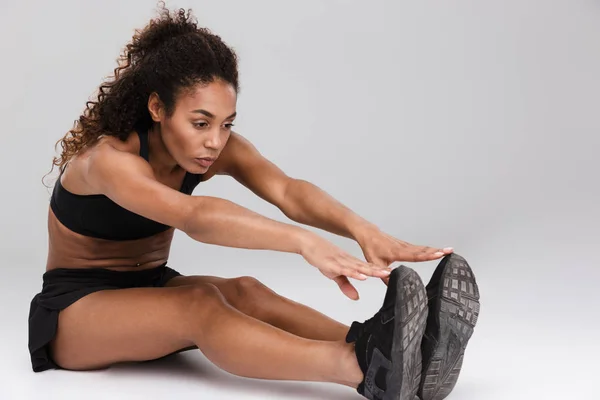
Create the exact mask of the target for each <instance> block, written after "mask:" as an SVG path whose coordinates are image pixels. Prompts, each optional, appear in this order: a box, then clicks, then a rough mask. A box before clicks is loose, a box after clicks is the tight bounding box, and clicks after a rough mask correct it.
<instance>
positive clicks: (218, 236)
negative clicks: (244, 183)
mask: <svg viewBox="0 0 600 400" xmlns="http://www.w3.org/2000/svg"><path fill="white" fill-rule="evenodd" d="M87 168H88V170H87V171H86V172H87V174H86V177H87V179H86V180H87V183H88V185H89V186H90V187H92V188H93V189H94V191H96V192H98V193H103V194H105V195H106V196H107V197H109V198H110V199H111V200H113V201H114V202H115V203H117V204H119V205H120V206H121V207H123V208H125V209H127V210H129V211H131V212H134V213H136V214H139V215H142V216H144V217H146V218H149V219H152V220H154V221H157V222H160V223H163V224H165V225H168V226H172V227H174V228H177V229H179V230H181V231H183V232H185V233H186V234H187V235H189V236H190V237H192V238H193V239H195V240H197V241H200V242H203V243H209V244H216V245H221V246H228V247H239V248H248V249H263V250H275V251H284V252H292V253H300V252H301V250H302V247H303V246H304V245H306V244H308V243H309V242H310V240H311V238H312V237H313V236H314V234H313V233H311V232H310V231H308V230H306V229H304V228H301V227H298V226H294V225H290V224H286V223H283V222H279V221H275V220H272V219H269V218H266V217H264V216H262V215H260V214H257V213H255V212H253V211H251V210H248V209H246V208H244V207H242V206H239V205H237V204H235V203H233V202H231V201H228V200H225V199H221V198H217V197H211V196H189V195H187V194H184V193H181V192H179V191H177V190H174V189H172V188H170V187H168V186H166V185H163V184H162V183H160V182H158V181H157V180H156V179H155V177H154V173H153V172H152V168H151V167H150V165H149V164H148V163H147V162H146V161H145V160H143V159H142V158H140V157H138V156H136V155H133V154H130V153H127V152H122V151H119V150H117V149H115V148H113V147H111V146H110V145H100V146H99V148H98V149H96V151H95V152H94V154H93V155H92V156H91V157H90V159H89V160H88V167H87Z"/></svg>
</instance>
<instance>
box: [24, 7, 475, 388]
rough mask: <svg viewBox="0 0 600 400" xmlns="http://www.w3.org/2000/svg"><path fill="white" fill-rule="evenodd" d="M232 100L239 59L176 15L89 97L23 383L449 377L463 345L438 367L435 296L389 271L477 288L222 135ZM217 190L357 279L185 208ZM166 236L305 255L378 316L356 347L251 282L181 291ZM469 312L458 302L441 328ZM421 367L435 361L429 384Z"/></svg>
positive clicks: (340, 332)
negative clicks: (224, 180)
mask: <svg viewBox="0 0 600 400" xmlns="http://www.w3.org/2000/svg"><path fill="white" fill-rule="evenodd" d="M237 92H238V72H237V62H236V56H235V53H234V52H233V51H232V50H231V49H230V48H228V47H227V46H226V45H225V44H224V43H223V42H222V41H221V39H220V38H219V37H218V36H216V35H213V34H212V33H210V32H209V31H208V30H206V29H201V28H198V27H197V25H196V23H195V21H194V20H193V19H192V18H191V16H190V15H189V13H188V14H186V13H185V12H184V10H179V11H178V12H177V13H175V14H171V13H170V12H169V11H168V10H166V9H165V8H164V5H163V8H162V9H161V12H160V16H159V17H158V18H157V19H155V20H153V21H151V22H150V23H149V25H148V26H146V27H145V29H143V30H142V31H138V32H136V34H135V35H134V37H133V40H132V41H131V42H130V43H129V44H128V45H127V46H126V49H125V51H124V54H123V56H122V59H121V61H120V65H119V67H118V68H117V69H115V76H114V79H113V80H112V81H110V82H106V83H104V84H103V85H101V86H100V89H99V95H98V99H97V101H95V102H89V103H88V104H87V108H86V110H85V112H84V113H83V115H82V116H80V118H79V120H78V121H77V123H76V125H75V127H74V128H73V129H72V130H71V131H70V132H69V133H68V134H67V135H65V137H64V138H63V139H62V140H61V141H60V143H61V146H62V154H61V156H60V157H57V158H55V159H54V162H53V165H56V166H58V167H59V169H60V175H59V178H58V180H57V182H56V184H55V187H54V191H53V194H52V198H51V202H50V208H49V213H48V230H49V254H48V262H47V270H46V273H45V274H44V276H43V288H42V291H41V293H39V294H37V295H36V296H35V297H34V299H33V300H32V302H31V310H30V316H29V350H30V353H31V360H32V367H33V370H34V371H36V372H39V371H43V370H47V369H50V368H63V369H70V370H91V369H98V368H105V367H107V366H110V365H112V364H114V363H117V362H124V361H144V360H152V359H157V358H160V357H163V356H165V355H168V354H172V353H175V352H178V351H182V350H186V349H191V348H198V349H200V350H201V351H202V352H203V353H204V354H205V355H206V356H207V357H208V358H209V359H210V360H211V361H212V362H213V363H215V364H216V365H218V366H219V367H221V368H223V369H224V370H226V371H228V372H230V373H233V374H236V375H240V376H245V377H255V378H263V379H285V380H306V381H328V382H335V383H339V384H343V385H347V386H350V387H353V388H356V389H357V391H358V392H359V393H361V394H363V395H364V396H365V397H367V398H371V399H375V398H378V399H379V398H384V397H385V398H386V399H387V398H394V399H413V397H414V395H415V393H416V392H417V390H419V387H421V388H420V389H421V392H423V391H426V390H427V382H425V381H426V377H427V376H429V377H437V375H439V371H438V370H439V366H438V367H435V368H437V369H435V368H434V369H435V370H434V369H432V370H428V369H427V368H428V367H427V366H426V365H425V364H427V365H429V364H432V363H434V362H437V361H440V360H441V361H442V362H445V363H446V364H448V363H451V364H452V366H453V367H454V366H456V365H457V364H456V363H457V362H458V357H459V356H461V355H462V351H463V350H464V346H465V345H466V339H468V337H466V334H465V335H463V334H462V333H460V327H459V328H458V331H457V332H459V333H460V335H461V336H460V338H461V340H462V342H456V343H454V344H458V346H459V347H458V349H459V350H460V351H459V352H458V353H456V354H453V355H452V356H453V357H454V359H452V360H447V359H444V358H443V357H446V356H445V354H446V353H447V351H446V350H447V347H448V346H446V344H445V343H446V342H447V340H445V339H444V338H441V336H440V335H439V334H438V333H436V332H433V331H431V332H429V331H428V335H429V336H431V340H430V344H431V343H433V345H430V346H429V350H427V348H426V347H427V339H426V340H423V341H422V338H423V336H424V334H425V329H426V328H428V327H429V326H430V325H431V326H433V325H436V324H435V323H433V322H432V323H427V324H426V320H427V316H428V315H429V318H430V319H431V318H434V319H435V321H439V320H440V318H442V319H443V318H444V316H445V315H446V314H447V308H444V310H440V309H439V308H440V307H439V304H442V303H443V301H444V297H443V296H441V295H440V296H438V295H437V294H436V293H437V292H436V293H433V292H432V293H430V294H429V297H430V298H432V299H433V300H432V301H433V302H432V301H430V303H429V304H427V297H426V296H427V295H426V293H425V288H424V287H423V284H422V282H421V280H420V278H419V277H418V275H417V274H416V273H415V272H414V271H413V270H411V269H409V268H406V267H404V266H400V267H399V268H396V269H394V270H393V271H392V272H391V269H390V268H389V265H390V264H391V263H392V262H393V261H397V260H398V261H401V260H408V261H426V260H434V259H439V258H442V257H444V259H443V260H442V262H441V263H440V268H438V271H439V272H438V276H437V278H436V280H435V282H433V281H432V282H433V283H437V282H442V281H443V280H444V279H445V278H447V276H448V275H447V274H452V272H451V271H452V270H453V271H454V272H456V271H460V272H463V274H464V273H465V272H468V273H469V274H470V276H472V274H471V272H470V270H469V267H468V265H467V263H466V262H465V261H464V259H462V258H460V257H459V256H457V255H455V254H452V249H450V248H448V249H444V250H439V249H432V248H429V247H422V246H412V245H410V244H408V243H405V242H402V241H399V240H397V239H394V238H393V237H391V236H389V235H387V234H385V233H383V232H381V231H380V230H378V229H377V228H376V227H375V226H374V225H373V224H371V223H369V222H367V221H365V220H364V219H362V218H360V217H359V216H357V215H356V214H354V213H352V212H351V211H350V210H349V209H347V208H346V207H344V206H343V205H341V204H340V203H338V202H337V201H335V200H334V199H332V198H331V197H329V196H328V195H326V194H325V193H324V192H323V191H321V190H319V189H318V188H316V187H315V186H314V185H312V184H310V183H308V182H306V181H303V180H298V179H292V178H290V177H288V176H286V175H285V174H284V173H283V172H282V171H281V170H280V169H278V167H276V166H275V165H274V164H272V163H271V162H269V161H268V160H266V159H265V158H263V157H262V156H261V155H260V153H259V152H258V151H257V150H256V149H255V148H254V147H253V145H252V144H251V143H249V141H248V140H246V139H244V138H243V137H242V136H240V135H238V134H236V133H235V132H233V131H232V130H231V129H232V126H233V121H234V119H235V116H236V97H237ZM215 175H230V176H232V177H234V178H235V179H236V180H238V181H239V182H240V183H242V184H243V185H245V186H246V187H248V188H249V189H251V190H252V191H253V192H254V193H256V194H257V195H258V196H260V197H262V198H263V199H265V200H266V201H269V202H271V203H272V204H274V205H276V206H277V207H279V208H280V209H281V210H282V211H283V212H284V213H285V215H287V216H288V217H289V218H290V219H292V220H294V221H298V222H301V223H304V224H308V225H312V226H315V227H319V228H322V229H325V230H328V231H330V232H334V233H337V234H340V235H344V236H347V237H349V238H353V239H355V240H356V241H357V242H358V243H359V244H360V246H361V248H362V249H363V251H364V254H365V256H366V258H367V260H368V262H363V261H361V260H358V259H356V258H354V257H352V256H351V255H349V254H347V253H345V252H344V251H342V250H341V249H339V248H337V247H335V246H334V245H332V244H331V243H329V242H327V241H326V240H324V239H322V238H321V237H319V236H317V235H315V234H314V233H312V232H310V231H308V230H305V229H303V228H301V227H298V226H294V225H290V224H285V223H281V222H277V221H274V220H271V219H267V218H265V217H262V216H260V215H257V214H255V213H253V212H251V211H249V210H247V209H245V208H242V207H240V206H238V205H236V204H234V203H231V202H229V201H227V200H224V199H219V198H214V197H210V196H192V195H191V194H192V191H193V190H194V188H195V187H196V186H197V185H198V184H200V183H201V182H205V181H207V180H208V179H210V178H211V177H213V176H215ZM174 229H180V230H181V231H183V232H185V233H186V234H187V235H189V236H190V237H192V238H193V239H195V240H197V241H200V242H203V243H211V244H218V245H222V246H230V247H239V248H247V249H270V250H276V251H285V252H294V253H298V254H300V255H302V256H303V257H304V259H306V261H307V262H308V263H310V264H311V265H313V266H315V267H316V268H318V269H319V270H320V271H321V272H322V273H323V274H324V275H325V276H326V277H328V278H330V279H332V280H334V281H335V282H336V283H337V284H338V285H339V287H340V289H341V290H342V292H343V293H344V294H345V295H347V296H348V297H350V298H352V299H357V298H358V294H357V292H356V290H355V288H354V287H353V286H352V284H351V283H350V282H349V281H348V278H354V279H359V280H364V279H367V277H378V278H381V279H383V280H384V282H386V283H387V284H388V289H387V293H386V297H385V301H384V305H383V306H382V308H381V310H380V311H379V312H378V313H376V314H375V316H374V317H373V318H371V319H369V320H368V321H366V322H365V323H358V322H355V323H353V324H352V327H351V329H350V328H349V327H347V326H345V325H343V324H341V323H339V322H336V321H334V320H332V319H330V318H328V317H326V316H324V315H322V314H321V313H319V312H317V311H315V310H313V309H310V308H308V307H306V306H304V305H302V304H298V303H296V302H294V301H291V300H289V299H286V298H283V297H281V296H279V295H277V294H276V293H275V292H273V291H272V290H270V289H268V288H267V287H265V286H264V285H262V284H261V283H260V282H258V281H257V280H255V279H254V278H251V277H241V278H236V279H224V278H219V277H212V276H182V275H181V274H179V273H178V272H177V271H175V270H174V269H171V268H170V267H168V266H167V265H166V264H167V259H168V255H169V249H170V245H171V240H172V238H173V232H174ZM450 266H451V267H452V268H450ZM448 271H450V272H448ZM455 275H457V276H459V274H458V273H456V274H455ZM464 276H466V275H464ZM434 277H435V275H434ZM462 282H467V283H472V284H474V280H473V279H471V280H467V279H466V278H464V279H463V280H462ZM434 286H435V285H432V286H431V288H432V290H433V289H436V288H437V286H435V287H434ZM472 288H473V286H471V289H472ZM471 292H472V293H473V289H472V290H471ZM440 293H441V291H440ZM465 293H466V292H465ZM461 299H462V298H461ZM473 299H474V301H476V299H475V298H474V297H473ZM457 300H459V299H457ZM438 303H439V304H438ZM474 304H475V303H473V304H470V303H467V305H464V304H462V303H461V302H460V301H457V302H455V304H454V305H453V307H454V311H453V314H452V317H455V316H457V315H458V312H459V311H460V312H461V313H462V312H463V311H464V312H466V311H467V310H468V309H469V307H470V308H471V309H472V308H473V305H474ZM431 307H438V310H436V311H435V312H431V311H430V312H428V310H429V309H430V308H431ZM442 308H443V307H442ZM444 313H446V314H444ZM455 314H456V315H455ZM448 315H450V314H448ZM432 321H433V320H432ZM437 326H438V328H439V326H440V324H439V323H437ZM442 326H443V325H442ZM471 328H472V327H470V328H469V329H471ZM428 329H429V328H428ZM455 331H456V330H452V332H455ZM240 332H243V333H244V334H243V335H241V334H240ZM428 335H425V337H426V338H427V337H428ZM436 335H437V336H436ZM434 336H435V337H434ZM468 336H470V331H469V335H468ZM440 338H441V339H440ZM465 338H466V339H465ZM422 346H423V348H421V347H422ZM454 348H456V346H455V347H454ZM438 350H439V351H438ZM428 352H429V353H428ZM436 352H437V353H436ZM433 353H436V354H438V353H439V354H443V355H436V354H433ZM422 354H423V355H425V354H429V355H427V358H426V359H424V368H425V369H424V374H423V379H421V360H422V357H423V356H422ZM436 357H437V361H436ZM432 368H433V367H432ZM455 375H456V374H455ZM454 381H455V377H454V375H453V376H452V377H451V378H449V379H447V380H443V379H441V380H440V382H435V384H434V385H433V386H434V388H433V389H435V390H438V389H439V387H442V386H444V385H446V386H448V385H449V382H450V384H451V385H453V384H454ZM430 386H431V385H430ZM433 389H432V390H433ZM432 393H433V392H432ZM434 395H435V396H438V397H435V398H441V397H439V396H440V395H439V392H436V394H432V395H431V396H430V397H429V398H434V397H432V396H434Z"/></svg>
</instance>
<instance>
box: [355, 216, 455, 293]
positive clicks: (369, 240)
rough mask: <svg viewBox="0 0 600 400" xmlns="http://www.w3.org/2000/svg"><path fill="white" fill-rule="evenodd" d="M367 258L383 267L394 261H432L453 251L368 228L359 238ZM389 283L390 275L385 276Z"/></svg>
mask: <svg viewBox="0 0 600 400" xmlns="http://www.w3.org/2000/svg"><path fill="white" fill-rule="evenodd" d="M357 242H358V244H359V245H360V247H361V249H362V251H363V254H364V255H365V260H367V261H368V262H369V263H373V264H376V265H379V266H382V267H389V265H390V264H391V263H393V262H394V261H409V262H421V261H431V260H436V259H439V258H442V257H444V256H445V255H447V254H450V253H452V252H453V251H454V250H453V249H452V247H446V248H444V249H438V248H433V247H429V246H415V245H412V244H410V243H407V242H404V241H402V240H399V239H396V238H394V237H392V236H390V235H388V234H386V233H384V232H382V231H380V230H379V229H377V228H372V227H371V228H368V229H366V230H364V231H363V232H362V234H361V235H359V237H358V238H357ZM382 280H383V282H384V283H385V284H386V285H387V284H388V281H389V277H383V278H382Z"/></svg>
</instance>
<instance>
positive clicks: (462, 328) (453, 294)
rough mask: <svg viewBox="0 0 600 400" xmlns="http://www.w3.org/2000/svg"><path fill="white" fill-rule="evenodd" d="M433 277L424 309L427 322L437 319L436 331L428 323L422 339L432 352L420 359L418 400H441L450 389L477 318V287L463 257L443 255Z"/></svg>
mask: <svg viewBox="0 0 600 400" xmlns="http://www.w3.org/2000/svg"><path fill="white" fill-rule="evenodd" d="M433 277H435V278H437V277H439V278H438V279H439V287H438V289H437V293H436V294H435V296H434V297H433V298H431V299H429V304H428V306H429V313H430V320H431V318H436V319H437V324H438V325H437V326H439V331H438V332H435V331H431V332H430V330H431V328H430V326H429V324H428V327H427V328H428V329H427V331H426V333H425V336H424V338H423V342H424V344H426V345H429V346H432V348H433V352H432V353H431V358H430V359H429V360H423V366H424V368H423V372H422V379H421V384H420V386H419V397H420V398H421V399H422V400H442V399H444V398H446V396H448V395H449V394H450V392H451V391H452V389H454V386H455V385H456V382H457V381H458V376H459V375H460V370H461V368H462V363H463V357H464V353H465V349H466V347H467V343H468V342H469V339H470V338H471V335H472V334H473V330H474V328H475V324H476V323H477V318H478V317H479V288H478V287H477V283H476V280H475V275H474V274H473V271H472V270H471V267H470V266H469V264H468V263H467V261H466V260H465V259H464V258H463V257H461V256H459V255H458V254H454V253H452V254H450V255H448V256H446V258H445V259H444V260H442V261H441V262H440V264H439V265H438V267H437V269H436V271H435V272H434V274H433ZM432 280H433V278H432Z"/></svg>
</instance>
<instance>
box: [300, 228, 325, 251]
mask: <svg viewBox="0 0 600 400" xmlns="http://www.w3.org/2000/svg"><path fill="white" fill-rule="evenodd" d="M319 239H322V238H321V237H320V236H319V235H317V234H316V233H314V232H312V231H309V230H307V229H304V228H299V229H298V232H297V236H296V243H297V246H296V249H297V251H296V253H298V254H300V255H304V254H306V252H307V251H308V250H309V249H310V248H312V247H313V246H314V245H315V243H316V242H317V241H318V240H319Z"/></svg>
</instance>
